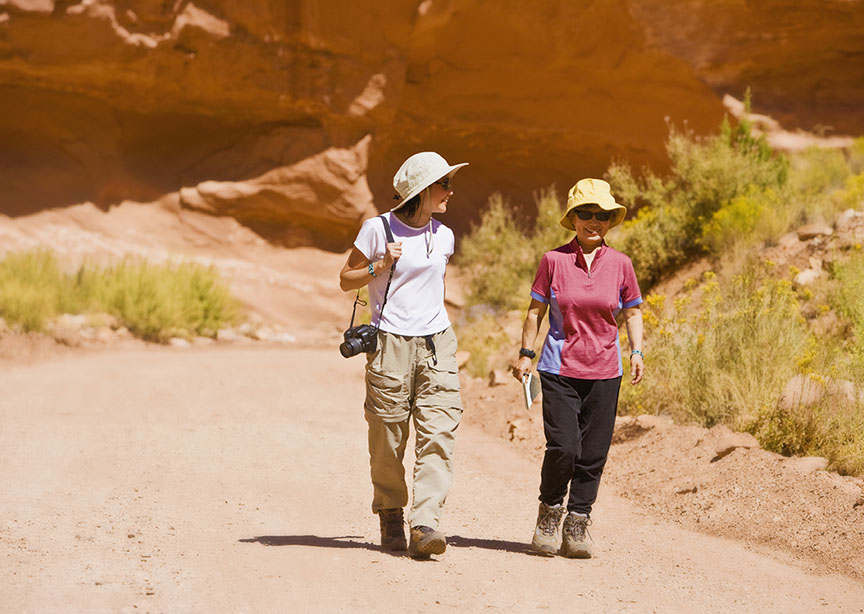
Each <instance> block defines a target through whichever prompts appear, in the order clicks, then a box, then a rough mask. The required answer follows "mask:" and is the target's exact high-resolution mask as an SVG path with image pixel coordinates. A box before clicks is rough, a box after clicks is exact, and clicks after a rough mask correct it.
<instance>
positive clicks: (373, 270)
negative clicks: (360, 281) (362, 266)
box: [369, 262, 378, 277]
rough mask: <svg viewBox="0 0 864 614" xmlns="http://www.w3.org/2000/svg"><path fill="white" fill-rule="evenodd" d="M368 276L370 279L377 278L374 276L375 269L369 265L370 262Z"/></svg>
mask: <svg viewBox="0 0 864 614" xmlns="http://www.w3.org/2000/svg"><path fill="white" fill-rule="evenodd" d="M369 274H370V275H371V276H372V277H378V276H377V275H376V274H375V267H374V266H372V263H371V262H370V263H369Z"/></svg>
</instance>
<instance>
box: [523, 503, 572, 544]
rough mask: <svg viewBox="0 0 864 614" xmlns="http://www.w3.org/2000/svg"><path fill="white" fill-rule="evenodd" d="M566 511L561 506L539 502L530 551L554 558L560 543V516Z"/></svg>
mask: <svg viewBox="0 0 864 614" xmlns="http://www.w3.org/2000/svg"><path fill="white" fill-rule="evenodd" d="M566 511H567V509H566V508H565V507H564V506H563V505H560V504H559V505H546V504H545V503H543V502H542V501H541V502H540V511H539V512H538V513H537V528H535V529H534V539H532V540H531V549H532V550H534V552H536V553H538V554H544V555H546V556H554V555H555V553H556V552H558V546H559V544H560V543H561V533H560V528H559V527H560V525H561V516H563V515H564V512H566Z"/></svg>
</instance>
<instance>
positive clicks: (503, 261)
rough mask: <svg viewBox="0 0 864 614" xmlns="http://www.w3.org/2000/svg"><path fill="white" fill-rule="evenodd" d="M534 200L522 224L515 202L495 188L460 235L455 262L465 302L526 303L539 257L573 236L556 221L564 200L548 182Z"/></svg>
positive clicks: (507, 306)
mask: <svg viewBox="0 0 864 614" xmlns="http://www.w3.org/2000/svg"><path fill="white" fill-rule="evenodd" d="M536 205H537V217H536V218H535V222H534V226H533V228H532V229H531V230H526V229H525V228H523V227H522V226H520V225H519V224H518V223H517V219H518V215H517V210H516V208H515V207H513V206H512V205H510V204H509V203H507V202H506V201H505V200H504V199H503V198H502V197H501V195H500V194H494V195H493V196H492V197H491V198H490V199H489V203H488V205H487V206H486V208H485V209H484V210H483V212H482V213H481V218H480V223H479V224H477V225H474V226H472V228H471V232H470V233H469V234H468V235H467V236H466V237H464V238H463V239H462V240H461V242H460V246H459V253H458V255H457V257H456V259H455V262H456V264H457V265H459V266H461V267H462V268H463V270H464V272H465V275H466V279H467V282H468V302H469V304H471V305H488V306H490V307H492V308H493V309H495V310H497V311H509V310H512V309H523V308H525V307H526V306H527V305H528V302H529V300H530V299H529V292H530V287H531V282H532V281H533V279H534V274H535V272H536V271H537V264H538V263H539V262H540V257H541V256H542V255H543V253H544V252H546V251H548V250H550V249H554V248H556V247H558V246H559V245H562V244H564V243H566V242H567V241H569V240H570V239H571V238H572V236H573V233H572V232H571V231H568V230H567V229H566V228H563V227H562V226H561V225H560V224H559V223H558V220H559V219H560V218H561V216H562V215H563V208H564V205H563V204H562V203H561V202H560V201H559V200H558V196H557V194H556V192H555V190H554V189H553V188H550V189H548V190H546V191H544V192H542V193H541V194H540V195H538V197H537V199H536Z"/></svg>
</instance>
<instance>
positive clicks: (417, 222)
mask: <svg viewBox="0 0 864 614" xmlns="http://www.w3.org/2000/svg"><path fill="white" fill-rule="evenodd" d="M394 213H395V214H396V217H398V218H399V221H400V222H402V223H403V224H405V225H406V226H411V227H412V228H423V227H424V226H425V225H426V224H428V223H429V220H430V219H431V218H432V214H431V213H430V214H429V215H426V216H424V215H423V213H422V212H421V213H418V214H417V215H415V216H414V217H413V218H408V217H405V215H404V214H403V213H402V212H401V211H394Z"/></svg>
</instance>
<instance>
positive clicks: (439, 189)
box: [339, 152, 467, 559]
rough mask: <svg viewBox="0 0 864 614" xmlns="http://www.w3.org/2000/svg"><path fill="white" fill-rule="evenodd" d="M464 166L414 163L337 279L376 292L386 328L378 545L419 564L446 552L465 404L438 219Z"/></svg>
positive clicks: (377, 382) (449, 234) (381, 344)
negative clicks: (444, 520)
mask: <svg viewBox="0 0 864 614" xmlns="http://www.w3.org/2000/svg"><path fill="white" fill-rule="evenodd" d="M466 165H467V163H463V164H457V165H455V166H451V165H449V164H448V163H447V161H446V160H444V158H442V157H441V156H440V155H438V154H437V153H433V152H422V153H418V154H414V155H413V156H411V157H410V158H408V159H407V160H406V161H405V163H404V164H402V166H401V167H400V168H399V170H398V171H397V172H396V175H395V176H394V177H393V187H394V188H395V189H396V192H397V195H396V197H395V198H396V199H397V200H399V204H398V205H397V206H396V207H394V208H393V209H392V210H391V211H390V212H388V213H385V214H384V215H382V216H379V217H374V218H372V219H369V220H366V222H364V223H363V226H362V227H361V229H360V232H359V233H358V235H357V239H356V240H355V241H354V249H352V250H351V253H350V254H349V256H348V261H347V262H346V263H345V266H344V267H343V268H342V271H341V273H340V275H339V285H340V287H341V288H342V289H343V290H357V289H359V288H362V287H363V286H368V287H369V299H370V301H369V304H370V308H371V310H372V324H373V325H377V326H378V327H379V330H378V343H377V348H376V349H375V350H374V351H373V352H369V353H368V354H367V361H366V401H365V404H364V406H365V410H366V411H365V415H366V422H367V424H368V426H369V456H370V465H371V474H372V486H373V498H372V512H373V513H376V514H378V516H379V521H380V526H381V545H382V547H384V549H386V550H405V549H406V548H407V549H408V552H409V554H410V555H411V556H412V557H413V558H417V559H423V558H429V556H430V555H432V554H442V553H443V552H444V550H445V549H446V547H447V540H446V538H445V536H444V534H443V533H441V532H440V531H439V530H438V522H439V519H440V515H441V511H442V509H443V506H444V501H445V500H446V498H447V493H448V492H449V490H450V485H451V483H452V475H453V464H452V458H453V443H454V436H453V435H454V432H455V430H456V427H457V426H459V420H460V418H461V416H462V402H461V399H460V396H459V377H458V374H457V365H456V336H455V335H454V334H453V329H452V328H451V327H450V319H449V318H448V316H447V310H446V309H445V307H444V273H445V268H446V266H447V262H448V261H449V260H450V256H452V255H453V247H454V239H453V231H451V230H450V229H449V228H447V226H445V225H444V224H442V223H441V222H439V221H438V220H434V219H432V215H433V214H436V213H445V212H446V211H447V204H448V202H449V200H450V197H451V196H452V195H453V190H452V187H451V182H452V178H453V175H454V174H455V173H456V172H457V171H458V170H459V169H460V168H462V167H463V166H466ZM382 218H383V220H382ZM385 221H386V223H387V224H388V225H389V227H390V230H391V231H392V234H393V241H392V242H388V240H387V232H386V230H385V224H384V222H385ZM391 267H394V268H393V275H392V279H391V278H390V269H391ZM388 281H389V282H390V283H389V291H388V290H387V286H388ZM385 291H386V293H387V295H386V297H385ZM385 299H386V302H385ZM382 305H383V306H384V308H383V310H382ZM412 421H413V423H414V430H415V432H416V442H415V453H416V458H417V460H416V461H415V463H414V491H413V499H412V505H411V510H410V513H409V517H408V523H409V526H410V543H406V540H405V531H404V525H403V522H404V521H403V508H404V507H405V506H406V505H407V504H408V489H407V486H406V484H405V469H404V466H403V464H402V460H403V457H404V453H405V446H406V444H407V442H408V432H409V424H410V422H412Z"/></svg>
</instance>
